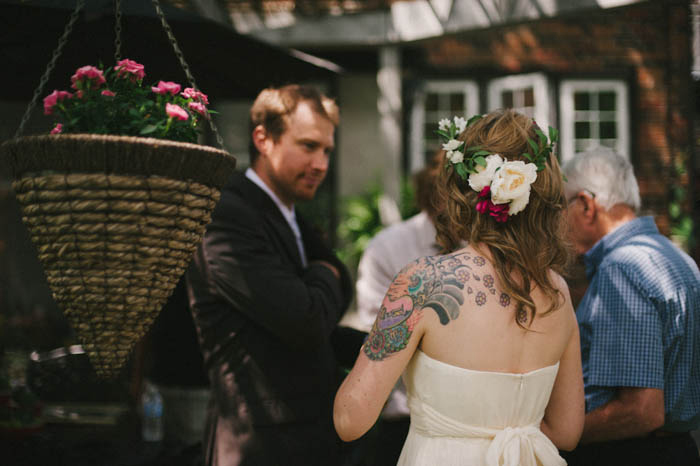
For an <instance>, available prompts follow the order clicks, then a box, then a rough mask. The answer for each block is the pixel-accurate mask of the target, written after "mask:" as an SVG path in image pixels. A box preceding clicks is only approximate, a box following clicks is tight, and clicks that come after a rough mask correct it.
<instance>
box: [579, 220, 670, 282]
mask: <svg viewBox="0 0 700 466" xmlns="http://www.w3.org/2000/svg"><path fill="white" fill-rule="evenodd" d="M658 233H659V229H658V228H657V227H656V223H654V218H653V217H651V216H647V217H639V218H635V219H634V220H630V221H629V222H626V223H625V224H623V225H622V226H620V227H618V228H616V229H615V230H613V231H611V232H610V233H608V234H607V235H605V236H603V237H602V238H601V239H599V240H598V242H597V243H596V244H594V245H593V247H592V248H591V249H590V250H589V251H588V252H586V253H585V254H584V255H583V261H584V263H585V264H586V276H587V277H588V279H589V280H590V279H591V278H592V277H593V275H595V273H596V271H597V270H598V266H599V265H600V263H601V262H602V261H603V258H604V257H605V256H606V255H607V254H608V253H609V252H610V251H612V250H613V249H615V248H616V247H617V246H619V245H620V243H622V242H623V241H626V240H627V239H629V238H631V237H633V236H637V235H652V234H658Z"/></svg>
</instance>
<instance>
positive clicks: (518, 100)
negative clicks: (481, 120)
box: [488, 73, 551, 133]
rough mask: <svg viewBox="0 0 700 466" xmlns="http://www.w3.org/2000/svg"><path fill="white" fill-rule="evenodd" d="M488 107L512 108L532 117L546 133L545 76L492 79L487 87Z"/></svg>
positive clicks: (547, 114)
mask: <svg viewBox="0 0 700 466" xmlns="http://www.w3.org/2000/svg"><path fill="white" fill-rule="evenodd" d="M488 98H489V101H488V109H489V111H491V110H495V109H497V108H512V109H514V110H517V111H519V112H521V113H524V114H525V115H528V116H530V117H531V118H534V119H535V121H536V122H537V124H538V125H539V126H540V127H541V128H542V130H543V131H544V132H545V133H546V132H547V126H549V125H550V124H551V123H550V122H549V93H548V91H547V78H546V77H545V76H544V75H543V74H540V73H530V74H521V75H514V76H506V77H504V78H498V79H494V80H492V81H491V82H489V87H488Z"/></svg>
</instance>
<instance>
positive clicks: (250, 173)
mask: <svg viewBox="0 0 700 466" xmlns="http://www.w3.org/2000/svg"><path fill="white" fill-rule="evenodd" d="M245 176H246V178H248V179H249V180H250V181H252V182H253V183H255V184H256V185H258V186H259V187H260V189H262V190H263V191H265V192H266V193H267V195H268V196H270V198H271V199H272V200H273V202H274V203H275V205H276V206H277V208H278V209H279V210H280V212H282V215H284V218H285V220H287V222H289V223H290V224H291V223H294V224H295V225H296V215H295V212H294V206H292V208H291V209H290V208H289V207H287V206H286V205H284V204H283V203H282V201H280V198H279V197H277V195H276V194H275V193H274V191H272V190H271V189H270V188H269V186H267V184H265V182H264V181H263V180H262V178H260V176H258V174H257V173H255V170H253V169H252V168H250V167H249V168H247V169H246V171H245Z"/></svg>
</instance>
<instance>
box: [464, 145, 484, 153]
mask: <svg viewBox="0 0 700 466" xmlns="http://www.w3.org/2000/svg"><path fill="white" fill-rule="evenodd" d="M478 150H481V146H471V147H467V149H466V152H476V151H478Z"/></svg>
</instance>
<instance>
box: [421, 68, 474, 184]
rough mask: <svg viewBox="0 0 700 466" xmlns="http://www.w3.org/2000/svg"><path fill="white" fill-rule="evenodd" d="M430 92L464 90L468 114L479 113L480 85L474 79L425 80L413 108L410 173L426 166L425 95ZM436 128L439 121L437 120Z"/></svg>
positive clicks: (469, 115) (445, 92)
mask: <svg viewBox="0 0 700 466" xmlns="http://www.w3.org/2000/svg"><path fill="white" fill-rule="evenodd" d="M429 92H434V93H441V94H447V93H450V92H463V93H464V95H465V96H466V98H467V105H466V106H465V109H466V115H460V116H463V117H464V118H469V117H471V116H472V115H475V114H477V113H479V86H478V85H477V84H476V82H475V81H472V80H460V81H456V80H431V81H425V82H424V83H423V86H421V87H420V88H419V89H417V90H416V92H415V94H414V98H413V108H412V109H411V134H410V144H411V151H410V154H409V155H410V160H409V170H410V173H415V172H417V171H418V170H420V169H421V168H423V167H424V166H425V134H424V130H425V96H426V94H427V93H429ZM453 116H457V115H445V116H444V118H452V117H453ZM434 123H435V130H437V125H438V122H437V121H435V122H434Z"/></svg>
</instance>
